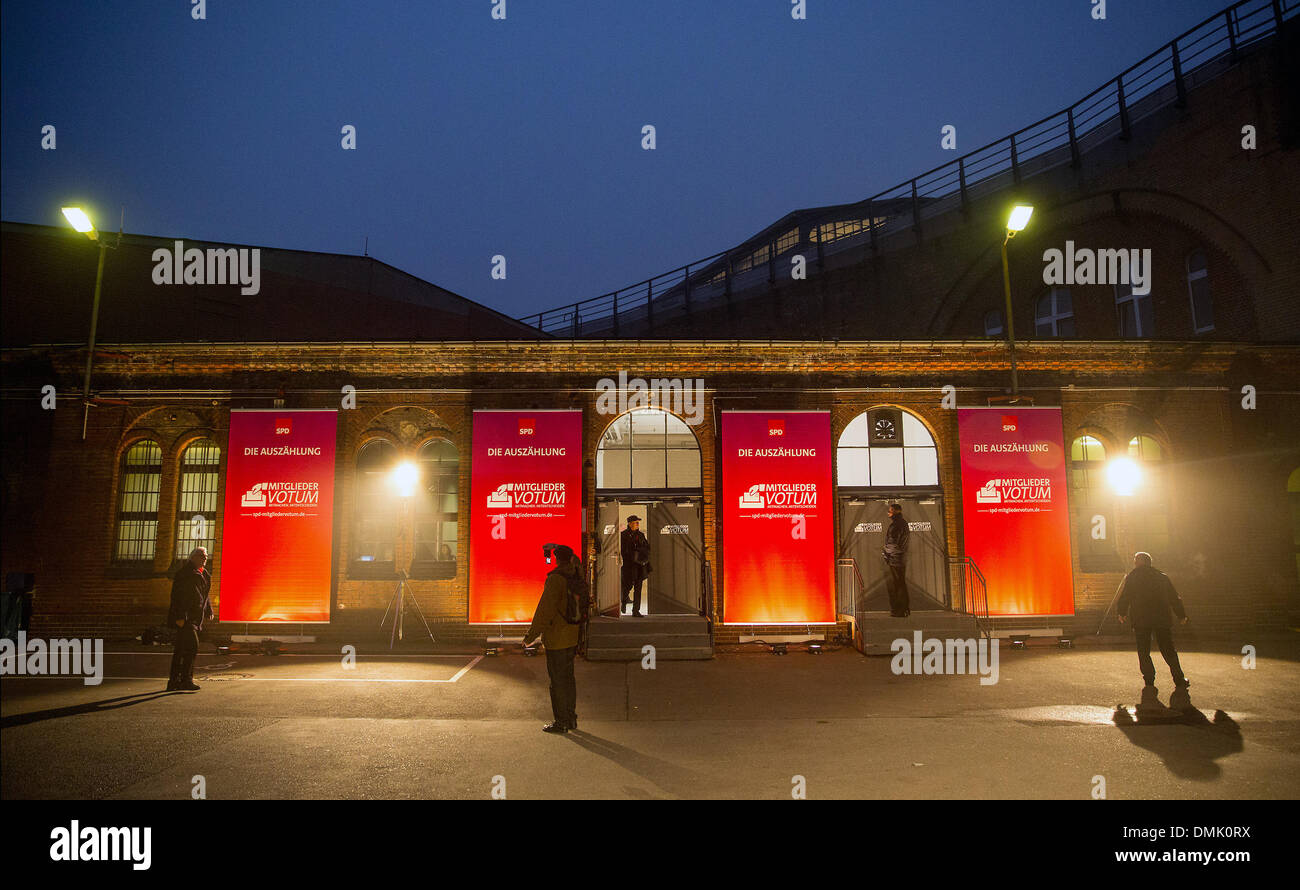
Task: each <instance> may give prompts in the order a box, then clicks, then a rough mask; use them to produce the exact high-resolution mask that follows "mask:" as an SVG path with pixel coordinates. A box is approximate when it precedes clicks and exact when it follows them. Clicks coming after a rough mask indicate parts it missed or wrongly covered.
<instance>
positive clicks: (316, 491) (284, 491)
mask: <svg viewBox="0 0 1300 890" xmlns="http://www.w3.org/2000/svg"><path fill="white" fill-rule="evenodd" d="M239 506H241V507H318V506H320V483H319V482H259V483H257V484H256V485H254V486H253V487H252V488H250V489H249V490H248V491H246V492H244V494H243V495H242V496H241V497H240V499H239Z"/></svg>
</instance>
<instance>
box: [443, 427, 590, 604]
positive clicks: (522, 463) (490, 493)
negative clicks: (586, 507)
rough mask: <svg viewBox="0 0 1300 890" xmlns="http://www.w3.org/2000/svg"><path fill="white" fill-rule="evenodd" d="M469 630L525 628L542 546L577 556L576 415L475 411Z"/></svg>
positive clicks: (540, 571) (542, 572) (540, 579)
mask: <svg viewBox="0 0 1300 890" xmlns="http://www.w3.org/2000/svg"><path fill="white" fill-rule="evenodd" d="M470 472H471V479H470V501H471V507H470V522H469V534H470V549H469V623H470V624H514V623H526V622H529V621H531V620H532V618H533V611H534V609H536V608H537V600H538V598H539V597H540V596H541V594H542V585H543V584H544V583H545V582H546V573H547V572H549V571H551V569H553V568H555V566H554V565H553V564H552V565H547V564H546V562H545V561H544V560H543V558H542V545H543V544H567V545H568V546H570V547H572V548H573V549H574V550H575V551H577V552H578V553H579V554H581V553H582V552H583V550H582V412H581V411H536V410H532V411H475V412H474V444H473V462H472V464H471V465H470Z"/></svg>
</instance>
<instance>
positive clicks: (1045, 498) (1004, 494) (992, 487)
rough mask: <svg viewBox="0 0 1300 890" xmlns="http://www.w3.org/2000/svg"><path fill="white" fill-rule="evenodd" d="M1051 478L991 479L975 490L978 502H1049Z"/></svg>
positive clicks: (1050, 498) (1050, 499)
mask: <svg viewBox="0 0 1300 890" xmlns="http://www.w3.org/2000/svg"><path fill="white" fill-rule="evenodd" d="M1051 501H1052V480H1051V479H1037V478H1027V479H1002V478H1000V479H990V480H989V481H988V482H985V483H984V485H983V486H981V487H980V489H979V490H978V491H976V492H975V503H977V504H1049V503H1051Z"/></svg>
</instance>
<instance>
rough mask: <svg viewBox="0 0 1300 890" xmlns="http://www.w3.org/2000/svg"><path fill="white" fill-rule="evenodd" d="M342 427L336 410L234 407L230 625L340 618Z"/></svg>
mask: <svg viewBox="0 0 1300 890" xmlns="http://www.w3.org/2000/svg"><path fill="white" fill-rule="evenodd" d="M337 427H338V415H337V413H336V412H334V411H292V410H284V409H277V410H270V411H253V410H235V411H231V412H230V440H229V446H228V452H227V456H226V499H225V511H224V514H223V519H222V532H221V560H220V566H219V570H220V579H219V580H220V585H221V586H220V597H219V600H218V602H219V605H220V614H219V616H218V617H219V618H220V619H221V620H222V621H291V622H295V623H298V622H327V621H329V620H330V580H331V579H330V567H331V558H332V553H333V546H334V444H335V440H336V435H337Z"/></svg>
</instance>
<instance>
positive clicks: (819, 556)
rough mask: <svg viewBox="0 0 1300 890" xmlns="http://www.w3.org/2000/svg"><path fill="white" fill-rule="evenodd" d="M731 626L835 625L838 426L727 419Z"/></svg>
mask: <svg viewBox="0 0 1300 890" xmlns="http://www.w3.org/2000/svg"><path fill="white" fill-rule="evenodd" d="M721 447H722V507H721V510H720V511H719V512H720V514H721V515H722V584H723V605H722V621H723V623H724V624H826V623H833V622H834V621H835V589H834V583H835V579H834V562H835V551H834V514H833V513H832V511H831V495H832V492H831V421H830V414H829V413H828V412H825V411H724V412H723V413H722V445H721Z"/></svg>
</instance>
